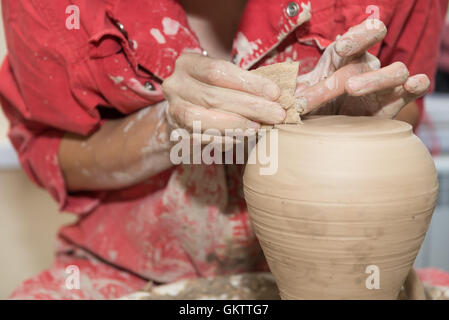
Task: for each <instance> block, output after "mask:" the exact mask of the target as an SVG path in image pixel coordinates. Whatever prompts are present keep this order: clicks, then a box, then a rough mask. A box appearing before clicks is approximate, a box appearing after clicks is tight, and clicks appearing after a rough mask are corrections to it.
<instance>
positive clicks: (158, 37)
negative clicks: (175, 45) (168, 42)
mask: <svg viewBox="0 0 449 320" xmlns="http://www.w3.org/2000/svg"><path fill="white" fill-rule="evenodd" d="M150 34H151V35H152V36H153V38H154V39H156V41H157V43H159V44H164V43H165V37H164V36H163V35H162V33H161V32H160V31H159V29H157V28H152V29H151V30H150Z"/></svg>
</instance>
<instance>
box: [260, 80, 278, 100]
mask: <svg viewBox="0 0 449 320" xmlns="http://www.w3.org/2000/svg"><path fill="white" fill-rule="evenodd" d="M262 91H263V94H264V96H265V97H267V98H269V99H271V100H276V99H277V98H278V97H279V95H280V94H281V89H279V87H278V86H277V85H275V84H271V83H270V84H266V85H264V87H263V90H262Z"/></svg>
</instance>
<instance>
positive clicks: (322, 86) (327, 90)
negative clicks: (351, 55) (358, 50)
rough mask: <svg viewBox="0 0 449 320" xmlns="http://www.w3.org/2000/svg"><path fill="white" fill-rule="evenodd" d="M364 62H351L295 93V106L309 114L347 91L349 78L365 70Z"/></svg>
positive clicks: (301, 112) (302, 112)
mask: <svg viewBox="0 0 449 320" xmlns="http://www.w3.org/2000/svg"><path fill="white" fill-rule="evenodd" d="M361 64H362V63H351V64H348V65H346V66H344V67H342V68H341V69H339V70H337V71H336V72H335V73H334V74H332V75H331V76H330V77H328V78H327V79H325V80H322V81H320V82H318V83H317V84H315V85H313V86H311V87H309V88H307V89H305V90H303V91H301V92H297V93H296V94H295V96H296V100H295V104H294V108H295V109H296V111H298V112H299V113H300V114H307V113H309V112H311V111H313V110H315V109H317V108H319V107H320V106H322V105H323V104H325V103H327V102H330V101H331V100H333V99H335V98H337V97H339V96H341V95H342V94H344V93H345V84H346V82H347V80H348V79H349V78H351V77H352V76H354V75H357V74H359V73H360V72H362V71H363V68H362V65H361Z"/></svg>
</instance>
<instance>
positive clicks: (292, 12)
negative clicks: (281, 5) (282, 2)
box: [285, 2, 299, 17]
mask: <svg viewBox="0 0 449 320" xmlns="http://www.w3.org/2000/svg"><path fill="white" fill-rule="evenodd" d="M285 11H286V12H287V15H288V16H289V17H295V16H296V15H297V14H298V12H299V5H298V4H297V3H296V2H289V3H288V4H287V8H285Z"/></svg>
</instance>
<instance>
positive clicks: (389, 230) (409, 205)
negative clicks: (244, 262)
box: [244, 116, 438, 299]
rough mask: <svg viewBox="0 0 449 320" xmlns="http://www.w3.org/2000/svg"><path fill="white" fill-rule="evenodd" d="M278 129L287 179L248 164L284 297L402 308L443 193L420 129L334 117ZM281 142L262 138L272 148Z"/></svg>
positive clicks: (249, 185)
mask: <svg viewBox="0 0 449 320" xmlns="http://www.w3.org/2000/svg"><path fill="white" fill-rule="evenodd" d="M276 128H277V129H278V161H279V162H278V163H279V165H278V170H277V172H276V173H275V174H273V175H260V170H259V169H260V168H261V167H263V166H262V165H261V164H259V163H256V164H248V165H247V166H246V169H245V174H244V191H245V198H246V202H247V205H248V210H249V213H250V217H251V221H252V225H253V228H254V230H255V233H256V235H257V237H258V238H259V241H260V244H261V246H262V249H263V251H264V254H265V256H266V259H267V261H268V264H269V267H270V270H271V272H272V273H273V274H274V276H275V278H276V282H277V285H278V287H279V290H280V295H281V297H282V298H283V299H396V298H397V296H398V294H399V291H400V289H401V287H402V285H403V283H404V281H405V279H406V277H407V274H408V273H409V271H410V269H411V267H412V265H413V262H414V260H415V258H416V255H417V253H418V251H419V249H420V247H421V244H422V241H423V240H424V237H425V234H426V231H427V228H428V226H429V223H430V220H431V217H432V213H433V210H434V208H435V204H436V200H437V192H438V180H437V173H436V170H435V166H434V162H433V160H432V158H431V156H430V154H429V153H428V151H427V149H426V147H425V146H424V145H423V143H422V142H421V141H420V140H419V139H418V138H417V137H416V136H415V135H414V134H413V132H412V127H411V126H410V125H408V124H406V123H404V122H400V121H395V120H383V119H377V118H372V117H344V116H327V117H318V118H313V119H311V120H307V121H304V124H303V125H278V126H276ZM272 134H274V133H273V132H270V133H268V134H267V136H265V137H264V138H262V140H265V141H266V142H267V144H268V145H270V138H269V136H270V135H272ZM271 143H272V142H271ZM259 144H260V142H259ZM259 144H258V146H257V147H256V148H254V149H253V151H252V153H251V155H250V158H249V163H251V162H253V161H256V162H257V160H255V158H257V157H256V154H257V150H258V147H259ZM376 268H377V269H376ZM376 270H377V271H378V273H377V271H376ZM367 272H368V273H367ZM374 277H375V278H374ZM377 284H378V285H379V288H377V287H376V286H377Z"/></svg>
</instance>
